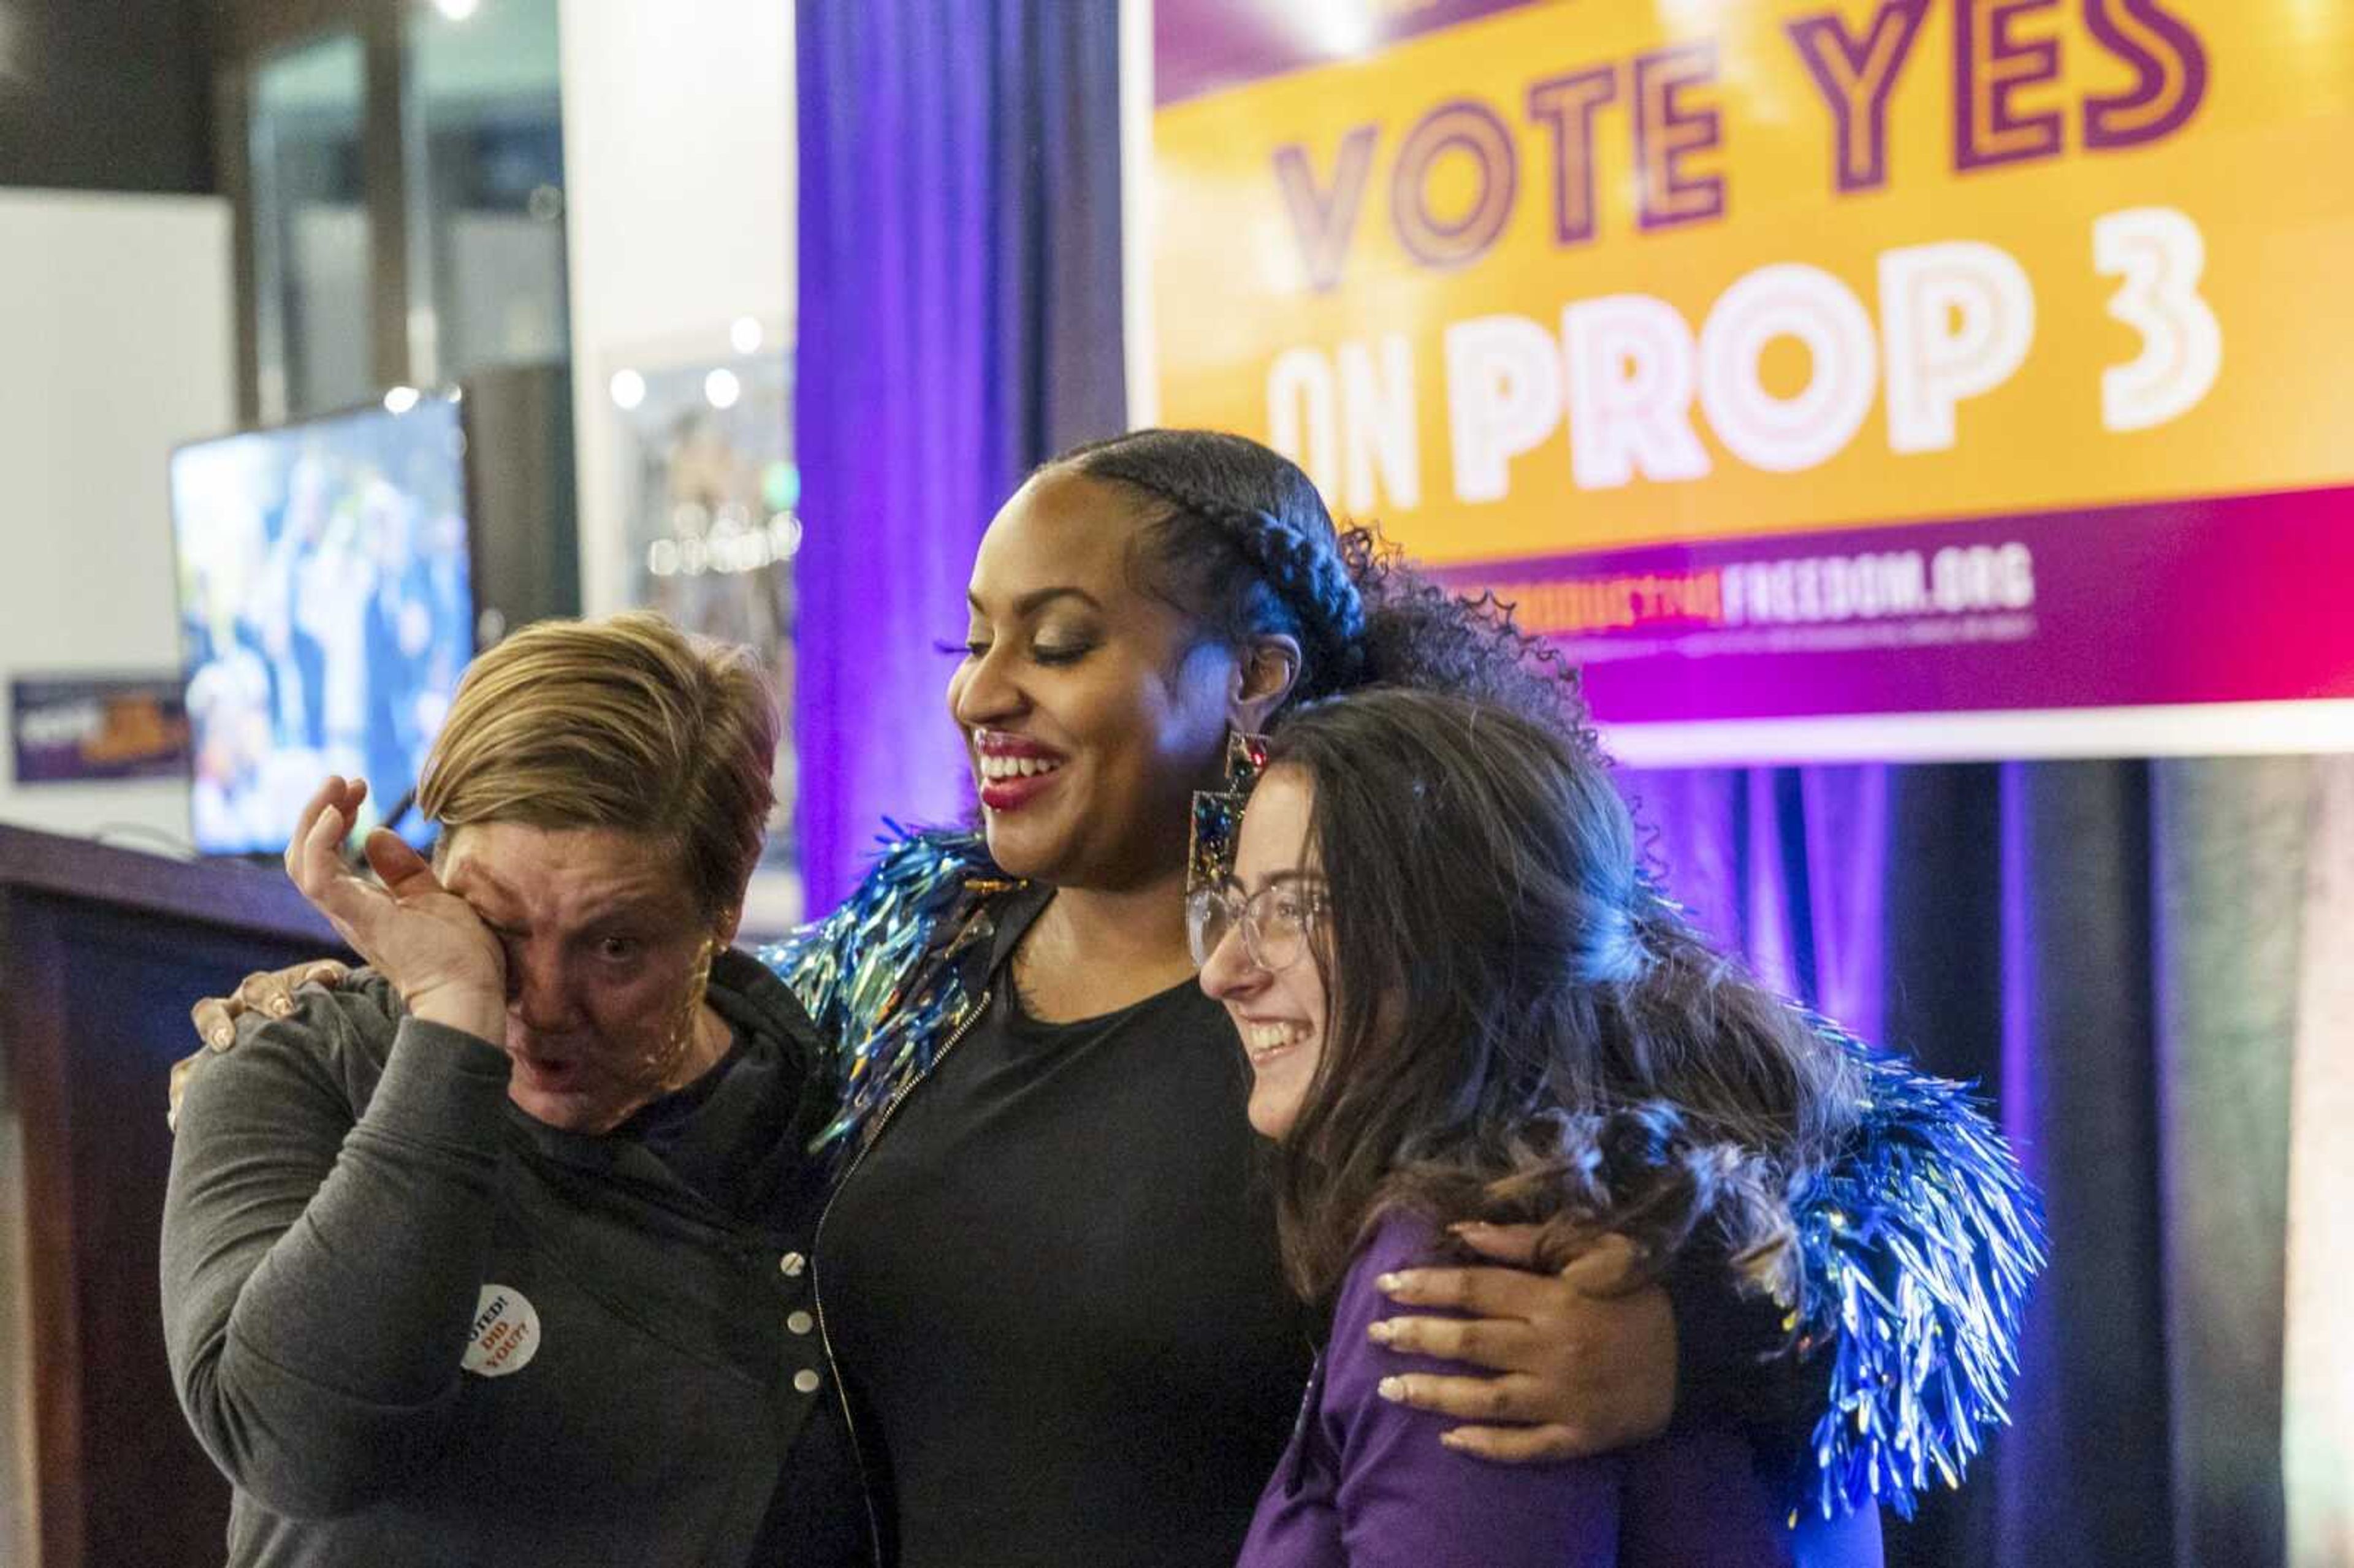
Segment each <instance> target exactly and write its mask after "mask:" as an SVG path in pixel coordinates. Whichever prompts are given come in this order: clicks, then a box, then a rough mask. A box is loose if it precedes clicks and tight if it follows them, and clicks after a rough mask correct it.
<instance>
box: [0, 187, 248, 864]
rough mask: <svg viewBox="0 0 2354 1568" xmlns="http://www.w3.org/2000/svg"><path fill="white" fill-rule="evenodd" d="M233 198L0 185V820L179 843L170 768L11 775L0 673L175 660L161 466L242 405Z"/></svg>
mask: <svg viewBox="0 0 2354 1568" xmlns="http://www.w3.org/2000/svg"><path fill="white" fill-rule="evenodd" d="M234 311H235V301H234V294H233V287H232V283H231V274H230V263H229V207H228V203H227V202H225V201H222V200H220V199H218V198H217V197H212V196H92V195H69V194H62V193H55V192H31V191H12V192H0V366H5V369H0V508H5V510H0V714H5V710H6V706H7V694H6V687H7V682H8V681H9V680H11V679H15V678H16V677H19V676H27V675H33V674H42V673H76V672H80V673H93V674H95V673H172V672H175V671H176V670H178V668H179V663H180V646H179V634H178V629H177V622H176V620H175V599H174V590H173V583H172V533H171V515H170V510H169V503H168V490H167V487H166V484H165V482H164V464H165V460H166V457H167V455H168V454H169V452H170V450H171V449H172V448H173V447H174V446H175V445H176V444H178V443H179V442H181V441H185V440H191V439H194V438H196V437H201V436H212V435H218V434H220V433H221V432H223V431H225V430H228V429H230V428H232V427H233V426H234V425H235V423H236V420H237V403H236V396H235V378H236V359H235V348H234V344H235V334H234V327H233V320H234ZM13 724H14V715H13V714H5V727H0V821H10V822H18V823H24V824H27V825H30V826H34V827H40V828H47V829H49V830H51V831H53V832H70V833H80V834H101V833H107V832H113V831H115V830H122V831H124V832H126V833H127V834H128V835H129V836H133V837H135V838H149V839H152V837H153V836H154V835H156V834H162V835H164V836H167V837H169V838H171V839H173V840H175V841H177V842H183V843H185V842H186V840H187V836H188V818H187V810H188V808H187V793H188V792H187V786H186V783H185V782H183V781H180V780H177V779H173V780H164V781H154V780H141V781H126V782H121V783H105V784H84V785H58V784H37V785H32V786H29V787H20V786H18V785H17V784H16V779H15V777H14V774H15V768H14V763H15V753H14V749H13V746H12V745H11V743H10V742H9V740H8V738H7V737H8V736H11V735H13V734H14V730H13Z"/></svg>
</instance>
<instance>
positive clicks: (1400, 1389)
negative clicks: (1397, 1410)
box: [1373, 1377, 1405, 1404]
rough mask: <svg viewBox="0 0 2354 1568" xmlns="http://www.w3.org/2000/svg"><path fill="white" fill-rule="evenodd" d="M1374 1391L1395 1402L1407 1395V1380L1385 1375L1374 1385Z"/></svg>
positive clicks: (1392, 1402)
mask: <svg viewBox="0 0 2354 1568" xmlns="http://www.w3.org/2000/svg"><path fill="white" fill-rule="evenodd" d="M1373 1392H1374V1393H1378V1394H1380V1395H1381V1396H1382V1397H1383V1398H1384V1399H1386V1400H1388V1401H1389V1402H1390V1403H1391V1404H1396V1403H1397V1402H1398V1401H1400V1400H1402V1399H1404V1398H1405V1379H1404V1378H1395V1377H1385V1378H1384V1379H1382V1381H1381V1382H1380V1383H1378V1384H1376V1385H1375V1386H1374V1389H1373Z"/></svg>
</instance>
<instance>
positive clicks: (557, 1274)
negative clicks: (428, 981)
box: [163, 953, 837, 1568]
mask: <svg viewBox="0 0 2354 1568" xmlns="http://www.w3.org/2000/svg"><path fill="white" fill-rule="evenodd" d="M362 980H365V981H366V983H365V984H360V985H357V986H356V987H355V988H354V989H349V990H344V991H322V990H319V989H316V988H313V989H309V990H306V991H303V992H302V994H301V997H300V1007H299V1009H298V1011H297V1012H296V1013H295V1015H294V1016H293V1017H292V1018H289V1019H285V1020H270V1019H261V1018H256V1017H253V1016H249V1017H247V1018H246V1019H244V1020H242V1021H241V1022H240V1030H241V1037H240V1039H239V1044H238V1046H237V1048H236V1049H235V1050H233V1051H230V1052H228V1053H227V1054H223V1055H220V1056H217V1057H215V1058H212V1059H211V1060H209V1061H207V1063H205V1064H204V1065H202V1066H201V1067H200V1068H199V1069H198V1070H197V1072H196V1074H195V1075H194V1077H193V1080H192V1081H191V1082H190V1084H189V1086H188V1090H187V1096H186V1100H185V1102H184V1103H183V1106H182V1109H181V1117H180V1126H179V1135H178V1138H177V1139H176V1141H175V1146H174V1150H173V1157H172V1177H171V1187H170V1191H169V1193H168V1196H167V1197H166V1200H165V1206H164V1245H163V1287H164V1332H165V1339H166V1341H167V1349H168V1351H169V1353H170V1358H171V1364H172V1372H173V1376H174V1379H175V1382H176V1383H177V1384H178V1388H179V1394H180V1400H181V1404H182V1405H183V1406H184V1408H185V1409H186V1413H187V1415H188V1419H189V1421H190V1423H191V1424H192V1425H194V1427H195V1429H196V1436H197V1437H198V1439H199V1440H200V1441H201V1442H202V1443H203V1445H204V1446H205V1448H206V1451H207V1453H209V1454H210V1455H211V1456H212V1458H213V1461H214V1463H215V1464H217V1465H218V1466H219V1467H220V1468H221V1470H222V1472H223V1473H224V1474H225V1475H227V1476H228V1478H229V1479H230V1480H231V1482H233V1483H234V1485H235V1488H236V1495H235V1500H234V1503H233V1506H232V1510H231V1516H230V1525H229V1542H228V1560H229V1562H230V1563H233V1564H238V1565H244V1564H270V1565H278V1564H290V1565H291V1564H319V1565H322V1568H323V1565H326V1564H338V1565H341V1564H368V1565H369V1568H399V1565H402V1564H411V1563H413V1564H419V1565H423V1564H433V1565H434V1568H458V1565H472V1564H481V1565H482V1568H524V1565H526V1564H534V1563H547V1564H557V1563H563V1564H595V1563H612V1564H630V1565H631V1568H639V1565H643V1564H654V1563H663V1564H668V1563H682V1564H684V1563H698V1564H699V1563H710V1564H726V1565H727V1568H737V1565H739V1564H742V1563H745V1562H747V1561H748V1557H749V1555H750V1554H751V1552H752V1551H753V1548H754V1545H755V1542H757V1541H758V1539H759V1537H760V1532H761V1528H762V1523H763V1520H764V1519H766V1518H767V1517H768V1516H769V1506H770V1501H771V1494H772V1493H773V1492H774V1491H775V1489H776V1488H777V1485H778V1481H779V1476H780V1475H782V1474H783V1472H784V1470H785V1457H786V1453H787V1450H788V1449H789V1448H790V1446H791V1444H792V1442H793V1439H794V1436H795V1435H796V1434H797V1433H798V1432H799V1431H800V1429H801V1425H802V1423H803V1421H804V1419H805V1418H806V1417H807V1415H808V1414H809V1412H810V1409H811V1404H813V1403H814V1401H816V1400H818V1399H829V1400H830V1399H833V1398H836V1397H837V1396H836V1393H835V1391H834V1389H833V1386H832V1383H833V1376H832V1370H831V1369H830V1367H828V1365H827V1364H826V1359H825V1356H824V1352H823V1351H822V1348H821V1344H820V1337H819V1335H818V1334H816V1333H814V1332H812V1331H811V1329H812V1327H813V1324H812V1321H811V1313H812V1312H813V1311H814V1306H813V1303H812V1302H811V1300H810V1299H809V1287H810V1279H809V1276H808V1273H807V1270H806V1268H805V1267H804V1266H803V1258H802V1254H803V1253H805V1252H806V1251H807V1248H808V1242H807V1239H806V1238H807V1236H808V1234H809V1230H810V1228H811V1226H812V1225H813V1224H814V1219H815V1215H814V1213H813V1212H804V1213H781V1214H779V1215H778V1216H776V1217H775V1218H776V1223H774V1224H760V1225H757V1226H756V1225H748V1224H744V1223H741V1222H738V1221H737V1220H735V1219H732V1218H730V1217H729V1216H727V1215H726V1214H724V1213H721V1212H720V1211H719V1210H717V1209H716V1208H715V1207H713V1206H712V1205H711V1204H710V1203H708V1202H705V1201H704V1200H703V1199H701V1198H700V1197H698V1196H697V1195H696V1194H695V1192H692V1191H690V1190H689V1189H688V1188H687V1187H686V1186H685V1185H684V1183H682V1182H681V1181H678V1180H677V1179H676V1178H675V1177H674V1176H673V1174H672V1173H671V1171H669V1170H668V1169H667V1168H666V1167H665V1166H664V1165H663V1161H662V1160H659V1159H657V1158H656V1157H655V1156H654V1155H653V1154H652V1152H651V1151H650V1150H648V1149H646V1148H645V1147H644V1146H643V1145H642V1144H640V1143H638V1142H636V1141H633V1140H632V1139H628V1138H624V1137H609V1138H589V1137H584V1136H579V1135H575V1134H569V1133H566V1132H562V1131H560V1130H558V1129H556V1128H548V1127H546V1126H544V1125H542V1124H540V1123H538V1122H535V1121H533V1120H531V1119H530V1118H527V1117H525V1116H524V1115H523V1114H522V1113H521V1112H520V1111H518V1110H515V1109H514V1108H513V1107H511V1106H509V1104H508V1102H507V1098H506V1081H507V1063H506V1057H505V1055H504V1053H503V1052H501V1051H500V1050H498V1049H497V1048H495V1047H493V1046H492V1045H490V1044H487V1043H485V1042H483V1041H481V1040H478V1039H476V1038H474V1037H473V1036H472V1035H469V1034H465V1033H459V1032H457V1031H453V1030H449V1029H443V1028H439V1027H437V1026H435V1025H432V1024H427V1023H421V1022H418V1021H416V1020H414V1019H407V1018H401V1017H400V1016H399V1009H398V1000H397V998H395V997H394V996H393V994H392V993H391V991H390V988H389V987H388V986H387V984H386V983H385V982H384V981H383V980H381V979H376V978H375V977H370V976H366V974H365V973H364V974H363V976H362ZM712 981H713V984H712V1002H713V1005H714V1006H715V1007H716V1008H717V1009H718V1011H719V1012H721V1013H722V1014H723V1015H724V1016H725V1017H726V1019H727V1021H728V1022H730V1023H731V1024H732V1025H733V1026H734V1027H735V1029H736V1032H737V1040H738V1042H739V1047H740V1049H742V1050H743V1051H744V1052H745V1053H746V1054H747V1055H748V1056H751V1055H753V1054H775V1055H776V1056H778V1057H779V1058H780V1062H779V1065H781V1066H783V1067H785V1068H787V1069H789V1071H786V1072H783V1073H779V1074H770V1075H746V1074H730V1075H729V1076H728V1077H727V1078H726V1079H724V1080H721V1081H720V1082H719V1083H718V1084H717V1085H716V1089H715V1091H714V1092H715V1093H716V1094H718V1095H726V1094H727V1093H729V1092H731V1090H733V1089H734V1088H735V1086H736V1085H737V1082H738V1081H739V1080H745V1081H758V1080H760V1079H762V1078H763V1077H764V1076H765V1081H766V1083H767V1085H768V1088H767V1091H766V1097H765V1098H764V1100H763V1101H762V1103H761V1106H760V1107H758V1110H759V1114H761V1115H763V1116H767V1117H768V1118H769V1119H770V1120H772V1121H774V1122H775V1123H776V1125H775V1127H774V1136H775V1137H776V1138H777V1139H779V1141H780V1144H781V1142H782V1140H785V1139H791V1140H793V1143H792V1147H794V1148H799V1147H801V1145H802V1144H804V1143H805V1142H806V1139H807V1137H808V1135H809V1134H810V1133H811V1131H813V1130H814V1128H815V1127H816V1126H817V1125H819V1123H820V1121H822V1118H823V1116H824V1115H825V1114H827V1113H828V1112H829V1111H830V1110H831V1108H832V1096H831V1094H830V1092H829V1087H828V1086H827V1085H826V1084H825V1083H824V1082H823V1081H822V1074H820V1073H818V1072H816V1071H815V1067H816V1065H817V1064H818V1063H820V1062H821V1061H822V1053H821V1051H820V1048H819V1044H818V1042H817V1039H816V1036H815V1034H814V1033H813V1031H812V1030H811V1025H810V1023H809V1021H808V1017H807V1015H806V1014H805V1013H804V1012H802V1011H801V1007H800V1005H799V1003H797V1002H796V1001H794V1000H793V998H792V996H791V994H790V992H788V991H786V990H785V988H784V987H783V986H782V985H781V984H779V982H778V981H777V980H775V979H774V978H773V977H772V976H770V975H769V973H768V972H767V971H766V970H764V969H761V968H760V967H759V966H758V964H755V963H753V962H752V961H751V960H750V959H746V958H744V957H742V956H741V955H738V954H733V953H730V954H726V955H723V957H722V959H720V961H719V962H718V963H717V964H716V965H715V967H714V969H713V976H712ZM779 1085H781V1086H783V1088H782V1090H781V1092H780V1091H779ZM745 1092H750V1091H749V1090H747V1091H745ZM737 1108H738V1109H739V1110H740V1109H742V1108H743V1107H737ZM762 1130H763V1131H764V1132H765V1131H766V1130H767V1129H766V1128H765V1127H764V1128H763V1129H762ZM810 1190H811V1192H814V1191H815V1188H814V1185H813V1184H812V1185H811V1189H810ZM786 1206H787V1207H788V1208H789V1209H798V1208H800V1207H801V1205H798V1204H789V1205H786Z"/></svg>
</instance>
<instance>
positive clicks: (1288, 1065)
mask: <svg viewBox="0 0 2354 1568" xmlns="http://www.w3.org/2000/svg"><path fill="white" fill-rule="evenodd" d="M1315 805H1316V792H1315V789H1314V787H1313V786H1312V785H1310V783H1309V781H1308V779H1307V776H1306V775H1305V774H1303V773H1301V772H1299V770H1298V769H1297V768H1284V767H1281V766H1278V767H1276V768H1270V769H1268V770H1267V776H1266V777H1265V778H1263V779H1260V780H1259V782H1258V788H1257V789H1254V790H1252V791H1251V799H1250V807H1249V809H1248V810H1246V811H1245V812H1244V813H1243V827H1242V832H1241V834H1240V835H1239V836H1238V837H1237V839H1236V841H1235V871H1234V882H1235V891H1237V892H1238V893H1239V894H1240V895H1243V896H1246V897H1257V896H1259V895H1262V894H1264V895H1266V903H1264V904H1262V905H1260V906H1259V907H1261V908H1262V909H1264V908H1266V907H1267V905H1271V904H1278V903H1283V902H1284V901H1287V900H1289V901H1293V902H1292V903H1291V904H1290V905H1289V906H1288V907H1289V909H1290V911H1291V913H1292V914H1293V915H1294V916H1304V915H1305V912H1306V911H1307V909H1308V908H1309V907H1310V904H1311V903H1312V902H1315V901H1320V900H1321V898H1322V896H1323V892H1324V872H1323V865H1322V863H1321V862H1320V860H1319V859H1318V857H1317V854H1316V847H1315V844H1314V842H1313V841H1312V840H1311V839H1310V834H1309V829H1310V825H1311V821H1312V818H1313V813H1314V810H1315ZM1269 889H1272V890H1273V891H1271V892H1270V891H1268V890H1269ZM1309 938H1310V939H1309V940H1308V941H1307V942H1306V943H1305V944H1303V945H1302V950H1301V951H1300V953H1299V957H1298V959H1295V960H1293V961H1292V962H1290V963H1288V964H1286V965H1284V967H1283V968H1281V969H1273V970H1269V969H1262V968H1260V967H1259V965H1258V964H1257V962H1256V961H1255V960H1254V959H1252V958H1251V956H1250V952H1249V948H1248V946H1247V944H1246V942H1245V941H1244V939H1243V932H1242V928H1241V926H1240V923H1239V922H1237V923H1235V925H1234V926H1233V927H1229V928H1228V930H1227V931H1226V934H1225V938H1224V939H1223V940H1221V941H1220V942H1219V943H1218V946H1217V948H1216V949H1215V950H1214V952H1212V953H1211V954H1210V956H1209V961H1208V962H1207V963H1205V964H1204V965H1203V967H1202V989H1203V990H1204V991H1207V992H1209V993H1210V995H1211V996H1213V997H1214V998H1216V999H1217V1000H1218V1001H1222V1002H1224V1003H1225V1008H1226V1013H1227V1015H1228V1016H1229V1017H1231V1018H1232V1019H1233V1020H1234V1021H1235V1033H1239V1034H1240V1035H1241V1036H1242V1040H1243V1051H1244V1053H1245V1054H1246V1055H1248V1056H1249V1058H1250V1065H1251V1096H1250V1111H1249V1114H1250V1124H1251V1126H1252V1127H1253V1128H1257V1130H1258V1132H1259V1133H1260V1135H1261V1136H1263V1137H1267V1138H1273V1139H1280V1138H1282V1137H1283V1136H1284V1134H1286V1133H1288V1132H1289V1131H1290V1130H1291V1125H1292V1123H1293V1122H1294V1121H1296V1120H1298V1119H1299V1107H1300V1104H1301V1102H1302V1101H1304V1100H1305V1099H1306V1098H1307V1097H1308V1086H1309V1085H1310V1083H1311V1082H1313V1081H1314V1079H1315V1076H1316V1065H1317V1064H1318V1063H1319V1062H1320V1061H1321V1060H1322V1059H1323V1055H1324V1041H1325V1034H1326V1028H1327V1022H1328V1020H1329V1018H1330V1015H1331V1014H1330V1001H1331V999H1330V996H1329V995H1328V992H1327V987H1326V984H1325V975H1324V970H1323V968H1322V966H1321V965H1320V963H1319V962H1318V960H1317V953H1318V951H1319V950H1320V949H1321V950H1326V951H1329V950H1330V948H1329V946H1326V945H1324V944H1323V943H1322V942H1321V941H1320V936H1319V933H1317V932H1316V931H1315V929H1314V928H1313V924H1312V920H1311V921H1310V932H1309Z"/></svg>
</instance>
